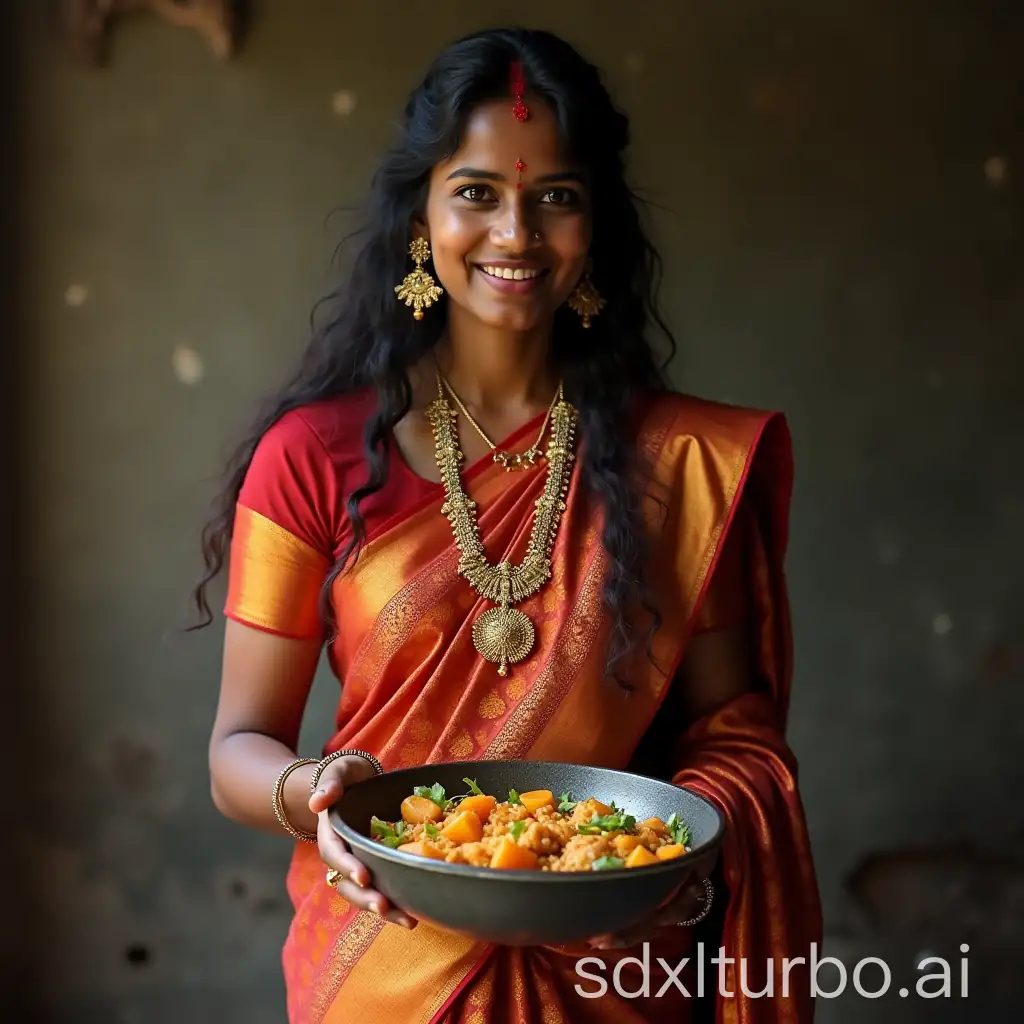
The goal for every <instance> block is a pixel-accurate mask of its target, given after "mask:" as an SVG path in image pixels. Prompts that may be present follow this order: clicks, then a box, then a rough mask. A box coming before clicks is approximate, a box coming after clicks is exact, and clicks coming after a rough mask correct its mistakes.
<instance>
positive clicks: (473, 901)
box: [330, 761, 725, 946]
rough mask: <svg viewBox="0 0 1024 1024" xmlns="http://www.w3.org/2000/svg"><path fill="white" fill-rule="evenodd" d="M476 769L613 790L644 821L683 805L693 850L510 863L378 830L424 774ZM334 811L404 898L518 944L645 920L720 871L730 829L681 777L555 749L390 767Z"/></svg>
mask: <svg viewBox="0 0 1024 1024" xmlns="http://www.w3.org/2000/svg"><path fill="white" fill-rule="evenodd" d="M465 777H468V778H471V779H476V781H477V783H478V784H479V786H480V788H481V789H482V790H483V791H484V792H485V793H489V794H492V795H494V796H496V797H497V798H498V800H499V801H500V800H503V799H505V796H506V794H507V793H508V791H509V789H516V790H519V791H520V792H523V793H525V792H528V791H530V790H533V789H550V790H552V791H553V792H554V793H555V794H558V793H562V792H564V791H568V792H570V793H571V794H572V795H573V799H577V800H583V799H586V798H587V797H595V798H596V799H598V800H600V801H602V802H603V803H606V804H607V803H612V802H614V803H615V804H616V806H618V807H620V808H623V809H624V810H625V811H626V812H628V813H629V814H632V815H634V816H635V817H636V819H637V821H642V820H643V819H645V818H650V817H654V816H657V817H659V818H662V819H666V818H668V817H669V816H670V815H671V814H673V813H676V814H678V815H679V818H680V819H681V820H682V821H683V822H685V823H686V824H687V825H688V826H689V829H690V836H691V845H692V851H691V852H690V853H689V854H686V855H684V856H682V857H678V858H676V859H674V860H668V861H664V862H663V863H659V864H652V865H650V866H649V867H643V868H623V869H621V870H611V871H579V872H550V871H504V870H496V869H494V868H476V867H471V866H469V865H467V864H449V863H447V862H446V861H437V860H429V859H428V858H426V857H420V856H417V855H416V854H411V853H403V852H402V851H401V849H400V848H399V849H398V850H392V849H389V848H388V847H386V846H384V845H383V844H381V843H378V842H375V841H374V840H372V839H371V838H369V836H370V818H371V816H372V815H376V816H377V817H378V818H383V819H384V820H386V821H396V820H398V819H399V818H400V817H401V814H400V810H399V808H400V805H401V802H402V800H403V799H404V798H405V797H407V796H409V795H410V794H411V793H412V791H413V787H414V786H430V785H433V784H434V783H435V782H440V783H441V785H442V786H444V788H445V790H446V791H447V792H448V794H449V795H454V794H456V793H464V792H465V791H466V786H465V784H464V783H463V781H462V780H463V778H465ZM330 820H331V824H332V825H333V826H334V829H335V831H336V832H337V833H338V834H339V835H340V836H341V837H342V838H343V839H344V840H345V841H346V842H347V843H348V844H349V846H350V847H351V849H352V852H353V854H354V855H355V856H356V857H357V858H358V859H359V860H360V861H362V863H363V864H365V865H366V866H367V868H369V870H370V872H371V874H372V875H373V884H374V886H375V888H377V889H378V890H379V891H380V892H382V893H383V894H384V895H385V896H386V897H387V898H388V899H389V900H390V901H391V902H392V903H393V904H394V905H395V906H397V907H399V908H401V909H402V910H404V911H406V912H407V913H409V914H412V915H413V916H414V917H417V918H420V919H421V920H425V921H429V922H430V923H431V924H434V925H436V926H438V927H440V928H446V929H448V930H449V931H454V932H459V933H460V934H463V935H468V936H471V937H472V938H475V939H482V940H485V941H487V942H494V943H499V944H501V945H510V946H529V945H560V944H565V943H570V942H577V941H581V940H584V939H587V938H590V937H591V936H594V935H601V934H604V933H606V932H617V931H621V930H622V929H624V928H627V927H629V926H630V925H633V924H636V923H638V922H640V921H642V920H643V919H644V918H646V917H648V916H650V915H651V914H652V913H653V912H654V911H655V910H656V909H657V907H658V905H659V904H660V903H662V902H663V901H664V900H665V899H666V898H667V897H668V896H669V895H670V894H671V893H672V891H673V890H674V889H675V888H676V887H677V886H678V885H680V884H681V883H682V882H683V881H685V880H686V879H687V878H688V877H689V876H690V875H696V877H698V878H702V877H704V876H705V875H706V874H708V873H709V872H710V871H711V868H712V867H713V866H714V863H715V860H716V858H717V856H718V848H719V846H720V845H721V843H722V836H723V834H724V831H725V823H724V821H723V819H722V816H721V815H720V814H719V813H718V811H717V810H716V808H715V807H713V806H712V805H711V804H710V803H708V802H707V801H706V800H703V799H702V798H701V797H699V796H697V795H696V794H695V793H691V792H689V791H688V790H686V789H682V788H681V787H679V786H674V785H672V784H671V783H667V782H661V781H660V780H658V779H649V778H646V777H644V776H642V775H632V774H630V773H628V772H620V771H613V770H612V769H610V768H592V767H589V766H586V765H574V764H560V763H557V762H551V761H457V762H451V763H445V764H430V765H424V766H421V767H418V768H406V769H403V770H401V771H395V772H387V773H386V774H384V775H380V776H377V777H375V778H372V779H369V780H367V781H366V782H361V783H359V785H357V786H353V787H352V788H351V789H349V790H348V791H347V792H346V793H345V795H344V796H343V797H342V799H341V800H340V801H339V802H338V803H337V804H336V805H335V807H333V808H332V809H331V811H330Z"/></svg>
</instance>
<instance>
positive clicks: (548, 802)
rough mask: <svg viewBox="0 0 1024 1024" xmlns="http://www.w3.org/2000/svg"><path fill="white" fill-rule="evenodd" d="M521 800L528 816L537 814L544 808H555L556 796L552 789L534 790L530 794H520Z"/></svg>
mask: <svg viewBox="0 0 1024 1024" xmlns="http://www.w3.org/2000/svg"><path fill="white" fill-rule="evenodd" d="M519 799H520V800H522V802H523V806H524V807H525V808H526V810H527V813H528V814H536V813H537V811H539V810H540V809H541V808H542V807H548V806H551V807H554V806H555V794H554V793H552V792H551V790H550V789H533V790H531V791H530V792H529V793H520V794H519Z"/></svg>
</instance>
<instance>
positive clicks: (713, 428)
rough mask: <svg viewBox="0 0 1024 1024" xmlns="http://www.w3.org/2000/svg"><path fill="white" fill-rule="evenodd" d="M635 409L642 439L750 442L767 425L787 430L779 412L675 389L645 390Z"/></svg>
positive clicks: (714, 444)
mask: <svg viewBox="0 0 1024 1024" xmlns="http://www.w3.org/2000/svg"><path fill="white" fill-rule="evenodd" d="M637 408H638V417H637V423H638V433H639V436H640V438H641V440H643V438H644V437H646V438H647V439H648V440H650V439H651V438H653V437H656V438H659V439H662V440H665V439H668V438H669V437H690V438H692V439H694V440H696V441H698V442H703V443H705V444H709V445H712V446H720V445H730V446H731V445H734V444H748V445H749V444H754V443H756V442H757V440H758V439H759V438H760V437H761V436H762V434H763V433H764V432H765V431H766V430H767V429H769V428H771V429H772V430H773V431H775V430H781V431H782V432H785V429H786V428H785V417H784V416H783V414H782V413H780V412H775V411H772V410H767V409H760V408H757V407H753V406H739V404H734V403H732V402H727V401H720V400H717V399H714V398H708V397H702V396H699V395H695V394H687V393H684V392H678V391H651V392H647V393H645V394H644V395H643V396H642V397H641V398H640V400H639V401H638V403H637Z"/></svg>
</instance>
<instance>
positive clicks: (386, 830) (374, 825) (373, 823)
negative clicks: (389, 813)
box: [370, 815, 396, 838]
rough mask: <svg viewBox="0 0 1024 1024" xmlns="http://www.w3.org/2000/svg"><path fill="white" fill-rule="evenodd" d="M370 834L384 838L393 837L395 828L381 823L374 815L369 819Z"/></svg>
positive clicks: (387, 823) (388, 823) (385, 822)
mask: <svg viewBox="0 0 1024 1024" xmlns="http://www.w3.org/2000/svg"><path fill="white" fill-rule="evenodd" d="M370 834H371V835H375V836H381V837H382V838H386V837H389V836H393V835H395V834H396V833H395V826H394V825H392V824H391V823H390V822H387V821H381V819H380V818H378V817H377V816H376V815H374V816H373V817H372V818H370Z"/></svg>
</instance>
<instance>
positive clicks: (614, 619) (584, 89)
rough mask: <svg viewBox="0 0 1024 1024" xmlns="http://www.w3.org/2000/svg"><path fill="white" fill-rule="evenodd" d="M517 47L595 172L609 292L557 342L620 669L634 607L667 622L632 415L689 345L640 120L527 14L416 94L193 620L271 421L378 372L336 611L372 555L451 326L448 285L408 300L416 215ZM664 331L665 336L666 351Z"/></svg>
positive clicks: (444, 63)
mask: <svg viewBox="0 0 1024 1024" xmlns="http://www.w3.org/2000/svg"><path fill="white" fill-rule="evenodd" d="M515 60H518V61H520V62H521V63H522V66H523V71H524V73H525V78H526V82H527V87H528V89H529V91H530V92H531V93H532V94H534V95H536V96H540V97H543V98H544V99H545V100H546V101H547V102H548V103H549V104H550V106H551V108H552V109H553V110H554V112H555V114H556V116H557V120H558V124H559V129H560V132H561V133H562V136H563V139H564V141H565V143H566V144H567V147H568V149H569V150H570V152H571V153H572V154H573V156H574V157H575V158H576V159H577V160H578V161H579V162H580V163H581V164H582V165H583V166H584V167H585V168H586V169H587V171H588V174H589V182H590V189H591V195H592V209H593V210H594V214H593V241H592V244H591V248H590V257H591V259H592V263H593V271H592V279H593V281H594V284H595V285H596V287H597V289H598V291H599V292H600V293H601V295H602V296H603V297H604V299H605V300H606V303H607V305H606V306H605V307H604V309H603V310H602V312H601V314H600V316H599V317H597V318H595V319H594V321H593V324H592V326H591V327H590V329H588V330H586V331H584V330H583V329H582V326H581V323H580V319H579V317H578V316H577V315H576V314H575V313H573V312H571V311H570V310H568V309H561V310H559V311H558V313H557V315H556V318H555V324H554V333H553V354H554V358H555V360H556V362H557V364H558V369H559V372H560V373H561V374H562V376H563V379H564V381H565V390H566V397H567V398H568V400H569V401H570V402H572V404H573V405H575V406H576V408H577V409H578V410H579V415H580V423H579V427H580V433H581V434H582V436H583V438H584V439H585V446H584V448H583V452H584V454H583V457H582V459H581V463H580V466H581V471H582V474H583V481H584V483H585V485H586V487H587V488H588V489H589V492H590V493H591V494H592V495H593V496H594V497H595V498H596V499H597V501H598V502H600V505H601V507H602V509H603V515H604V518H603V534H602V541H603V545H604V548H605V551H606V554H607V557H608V573H607V577H606V581H605V584H604V603H605V607H606V610H607V613H608V616H609V622H610V627H611V628H610V633H609V643H608V668H609V674H610V675H612V676H614V677H616V678H618V673H617V671H616V668H617V666H621V665H623V664H624V663H625V659H626V658H627V657H628V655H629V654H630V653H631V651H632V650H633V649H634V647H635V645H636V638H635V636H634V633H635V630H634V629H633V628H632V627H631V625H630V623H631V621H633V620H634V618H635V616H634V615H633V612H635V611H636V610H637V609H645V610H646V611H647V612H648V613H649V616H650V619H649V621H650V622H651V623H652V625H651V634H652V635H653V632H654V631H655V630H656V629H657V626H658V623H659V621H660V620H659V617H658V614H657V608H656V604H655V603H654V602H653V601H652V596H651V594H650V593H649V591H648V588H647V585H646V584H645V582H644V579H645V573H644V568H645V565H644V563H645V559H646V545H645V541H644V531H643V527H642V524H641V521H640V497H641V496H640V494H639V493H638V490H637V487H636V486H635V479H636V478H635V476H634V469H635V467H634V465H633V461H634V457H635V452H634V450H633V449H634V446H633V444H632V443H631V441H630V439H629V437H628V436H627V433H626V432H625V431H624V430H623V424H624V423H626V422H628V420H629V417H630V414H631V412H632V411H633V409H634V407H635V401H636V398H637V396H638V395H639V394H640V393H642V392H644V391H650V390H654V391H662V390H667V389H668V385H667V383H666V380H665V378H664V376H663V369H664V366H665V365H666V363H667V362H668V360H669V359H671V357H672V356H673V355H674V353H675V341H674V339H673V337H672V333H671V331H670V330H669V328H668V327H667V325H666V324H665V322H664V320H663V319H662V317H661V315H660V314H659V311H658V303H657V292H658V287H659V284H660V280H661V259H660V257H659V255H658V253H657V251H656V249H655V248H654V246H653V245H652V244H651V241H650V240H649V238H648V236H647V233H646V232H645V230H644V227H643V224H642V219H641V203H640V201H639V200H638V198H637V196H636V195H635V194H634V192H633V191H632V189H631V188H630V187H629V185H628V184H627V181H626V174H625V158H626V150H627V147H628V145H629V122H628V119H627V118H626V116H625V115H624V114H623V113H621V112H620V111H619V110H618V109H617V108H616V107H615V105H614V104H613V102H612V99H611V97H610V96H609V94H608V92H607V90H606V89H605V87H604V85H603V84H602V82H601V78H600V74H599V72H598V70H597V69H596V68H595V67H594V66H593V65H592V64H590V63H588V62H587V61H586V60H584V59H583V57H582V56H580V54H579V53H577V51H576V50H575V49H573V47H572V46H571V45H569V43H567V42H566V41H565V40H563V39H561V38H559V37H558V36H555V35H552V34H551V33H548V32H541V31H535V30H529V29H522V28H511V29H492V30H487V31H483V32H479V33H476V34H474V35H470V36H468V37H466V38H464V39H461V40H459V41H458V42H456V43H453V44H452V45H451V46H449V47H448V48H447V49H445V50H444V52H442V53H441V54H440V55H439V56H438V57H437V59H436V60H435V61H434V63H433V65H432V66H431V67H430V69H429V70H428V71H427V73H426V76H425V78H424V79H423V81H422V82H421V84H420V85H419V86H418V87H417V88H416V89H415V91H414V92H413V93H412V95H411V96H410V97H409V100H408V102H407V104H406V107H405V111H404V115H403V117H402V120H401V123H400V128H399V132H398V139H397V141H396V142H395V144H394V145H393V146H392V147H391V149H390V150H388V151H387V153H386V154H385V155H384V157H383V159H382V161H381V162H380V165H379V167H378V169H377V171H376V173H375V174H374V176H373V179H372V183H371V186H370V190H369V194H368V197H367V202H366V207H365V210H364V215H363V217H362V220H361V224H362V226H361V227H360V228H359V230H357V231H356V232H354V233H353V234H352V235H350V236H349V238H348V239H347V240H346V243H345V245H344V246H343V251H344V252H346V253H347V255H348V259H347V261H346V268H345V273H344V280H343V283H342V284H341V285H340V287H339V288H338V290H337V291H336V292H335V293H334V294H333V295H331V296H330V297H329V298H328V299H327V300H324V303H323V304H322V305H321V306H320V309H321V310H322V309H325V308H326V309H329V311H330V312H329V315H328V316H327V317H324V318H322V320H323V322H322V323H321V324H320V325H319V326H317V325H316V323H315V320H316V317H315V316H314V329H313V332H312V339H311V341H310V343H309V345H308V347H307V348H306V350H305V353H304V355H303V356H302V358H301V360H300V363H299V366H298V368H297V370H296V372H295V374H294V376H293V377H292V379H291V380H290V381H289V382H288V383H287V384H286V385H285V386H284V387H283V388H281V390H280V391H279V392H277V393H276V394H275V395H273V396H272V397H271V398H270V399H269V401H268V402H267V403H266V406H265V408H264V409H263V411H262V412H261V414H260V415H259V416H258V418H257V420H256V422H255V423H254V424H253V425H252V428H251V430H250V431H249V432H248V435H247V436H246V437H245V439H244V441H243V442H242V443H241V445H240V446H239V448H238V450H237V451H236V452H235V454H234V456H233V458H232V459H231V461H230V462H229V465H228V468H227V474H226V481H225V484H224V487H223V490H222V491H221V493H220V495H219V498H218V500H217V503H216V506H215V511H214V514H213V517H212V518H211V520H210V522H209V523H208V524H207V525H206V527H205V529H204V531H203V538H202V548H203V556H204V561H205V566H206V569H205V573H204V574H203V576H202V578H201V579H200V581H199V583H198V584H197V586H196V588H195V590H194V592H193V599H194V601H195V604H196V607H197V608H198V610H199V614H200V618H201V621H200V622H199V624H198V626H195V627H193V628H199V627H201V626H204V625H208V624H209V623H210V622H212V620H213V617H212V615H211V612H210V608H209V604H208V602H207V597H206V589H207V586H208V584H209V583H210V582H211V581H212V580H213V579H214V578H215V577H216V576H217V574H218V573H219V572H220V571H221V569H222V568H223V567H224V563H225V560H226V557H227V554H228V551H229V548H230V541H231V534H232V528H233V522H234V512H235V502H236V500H237V497H238V493H239V490H240V488H241V486H242V482H243V480H244V478H245V474H246V471H247V469H248V466H249V463H250V461H251V460H252V456H253V452H254V450H255V448H256V446H257V444H258V442H259V440H260V438H261V437H262V436H263V434H264V432H265V431H266V430H267V429H269V427H270V426H272V425H273V424H274V423H275V422H276V421H277V420H278V419H279V418H280V417H281V416H283V415H284V414H285V413H286V412H288V411H289V410H291V409H294V408H296V407H298V406H302V405H305V404H306V403H310V402H315V401H318V400H321V399H324V398H330V397H333V396H339V395H344V394H347V393H351V392H354V391H356V390H359V389H363V388H366V387H372V388H373V389H374V390H375V392H376V394H377V410H376V413H375V414H374V415H373V416H371V417H370V419H369V421H368V422H367V425H366V429H365V435H364V451H365V458H366V463H367V467H368V474H367V479H366V483H365V484H364V485H363V486H362V487H359V488H357V489H356V490H354V491H353V492H352V493H351V494H349V495H348V496H347V502H346V511H347V514H348V516H349V518H350V523H351V538H352V539H351V542H350V543H349V545H348V547H347V548H346V549H345V550H344V551H342V552H341V554H340V556H339V557H338V559H337V562H336V563H335V565H334V567H333V569H332V572H331V574H330V576H329V577H328V579H327V581H326V583H325V586H324V590H323V595H322V609H323V612H324V615H325V618H326V620H327V621H328V623H329V624H330V623H331V620H332V618H333V616H332V609H331V604H330V589H331V583H332V582H333V580H334V579H335V578H336V577H337V575H338V574H339V573H341V572H343V571H345V570H346V569H347V568H348V567H350V566H351V565H352V564H353V563H354V562H355V560H356V559H357V558H358V557H359V552H360V549H361V548H362V545H363V542H364V540H365V526H364V523H363V520H362V517H361V515H360V511H359V509H360V504H361V503H362V502H363V501H364V500H365V499H366V498H367V497H368V496H369V495H371V494H373V493H375V492H376V491H378V490H380V488H381V487H382V486H383V484H384V482H385V480H386V478H387V474H388V468H389V439H390V437H391V431H392V428H393V427H394V426H395V424H396V423H398V421H399V420H400V419H401V418H402V417H403V416H405V415H406V413H407V412H408V411H409V409H410V407H411V402H412V396H411V387H410V382H409V377H408V371H409V369H410V367H411V366H413V365H414V364H415V363H417V362H418V361H419V360H420V359H421V358H422V357H423V356H424V355H426V354H427V353H428V352H429V351H430V349H431V348H432V347H433V346H434V344H435V343H436V342H437V341H438V339H439V337H440V335H441V332H442V330H443V327H444V322H445V319H446V316H445V313H446V307H445V304H446V302H447V301H448V300H447V297H446V296H445V297H443V298H442V299H441V300H440V304H439V306H440V308H438V307H435V308H434V309H432V310H430V311H428V314H427V315H426V316H425V317H424V319H423V320H422V321H416V320H414V319H413V318H412V317H411V316H410V315H409V310H408V308H406V306H405V305H404V304H401V303H399V302H397V301H396V298H395V293H394V285H395V284H396V282H399V281H401V280H402V278H403V277H404V276H405V274H406V273H407V272H408V256H407V253H408V244H409V237H410V225H411V224H412V223H413V221H414V220H415V219H416V217H417V216H418V215H420V214H421V213H422V211H423V208H424V205H425V202H426V196H427V189H428V183H429V179H430V173H431V170H432V168H433V167H434V165H435V164H437V163H439V162H441V161H443V160H445V159H448V158H450V157H451V156H452V155H453V154H454V152H455V151H456V150H457V149H458V146H459V140H460V135H461V133H462V130H463V127H464V125H465V124H466V121H467V119H468V117H469V115H470V113H471V112H472V111H473V109H474V108H475V107H477V106H478V105H479V104H481V103H483V102H487V101H489V100H493V99H498V98H503V97H507V96H508V95H509V68H510V67H511V64H512V62H513V61H515ZM652 332H653V333H655V334H656V335H657V336H658V340H659V341H660V343H661V345H662V347H663V348H664V350H665V351H664V358H663V359H661V360H659V359H658V357H657V352H656V345H655V339H654V338H652Z"/></svg>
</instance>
